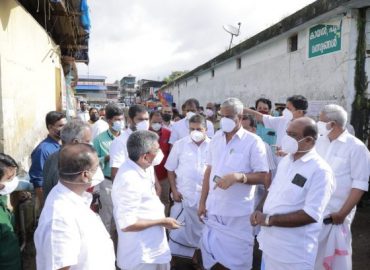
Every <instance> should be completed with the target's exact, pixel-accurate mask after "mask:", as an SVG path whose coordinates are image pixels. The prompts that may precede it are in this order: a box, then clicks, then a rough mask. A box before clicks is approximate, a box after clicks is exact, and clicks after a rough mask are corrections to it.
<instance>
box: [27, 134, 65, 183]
mask: <svg viewBox="0 0 370 270" xmlns="http://www.w3.org/2000/svg"><path fill="white" fill-rule="evenodd" d="M59 149H60V144H59V143H58V142H57V141H55V140H54V139H52V138H51V137H49V136H48V137H47V138H46V139H45V140H43V141H42V142H41V143H40V144H39V145H38V146H37V147H36V148H35V149H34V150H33V151H32V154H31V162H32V164H31V168H30V171H29V174H30V178H31V180H30V182H31V183H32V184H33V186H34V187H35V188H37V187H42V183H43V181H44V177H43V175H42V170H43V168H44V164H45V161H46V159H47V158H48V156H49V155H51V154H52V153H54V152H56V151H58V150H59Z"/></svg>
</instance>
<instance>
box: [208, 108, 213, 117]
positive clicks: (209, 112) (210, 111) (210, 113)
mask: <svg viewBox="0 0 370 270" xmlns="http://www.w3.org/2000/svg"><path fill="white" fill-rule="evenodd" d="M213 115H214V112H213V111H212V110H211V109H206V116H207V117H212V116H213Z"/></svg>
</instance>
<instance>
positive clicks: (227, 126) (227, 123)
mask: <svg viewBox="0 0 370 270" xmlns="http://www.w3.org/2000/svg"><path fill="white" fill-rule="evenodd" d="M220 125H221V129H222V131H223V132H226V133H230V132H231V131H233V130H234V128H235V127H236V124H235V121H234V120H231V119H230V118H227V117H222V118H221V121H220Z"/></svg>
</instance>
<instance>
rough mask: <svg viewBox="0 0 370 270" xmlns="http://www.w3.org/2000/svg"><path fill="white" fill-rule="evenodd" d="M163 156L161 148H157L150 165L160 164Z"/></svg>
mask: <svg viewBox="0 0 370 270" xmlns="http://www.w3.org/2000/svg"><path fill="white" fill-rule="evenodd" d="M163 158H164V155H163V152H162V150H161V149H159V151H158V153H157V154H156V155H155V158H154V159H153V161H152V166H157V165H159V164H161V162H162V160H163Z"/></svg>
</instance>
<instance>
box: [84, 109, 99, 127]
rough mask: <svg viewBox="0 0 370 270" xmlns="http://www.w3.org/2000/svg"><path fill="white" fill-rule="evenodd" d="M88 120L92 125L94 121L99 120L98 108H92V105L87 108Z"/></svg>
mask: <svg viewBox="0 0 370 270" xmlns="http://www.w3.org/2000/svg"><path fill="white" fill-rule="evenodd" d="M89 117H90V119H89V121H87V122H88V123H89V124H90V125H93V124H94V123H95V122H96V121H98V120H99V113H98V109H97V108H94V107H91V108H90V109H89Z"/></svg>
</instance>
